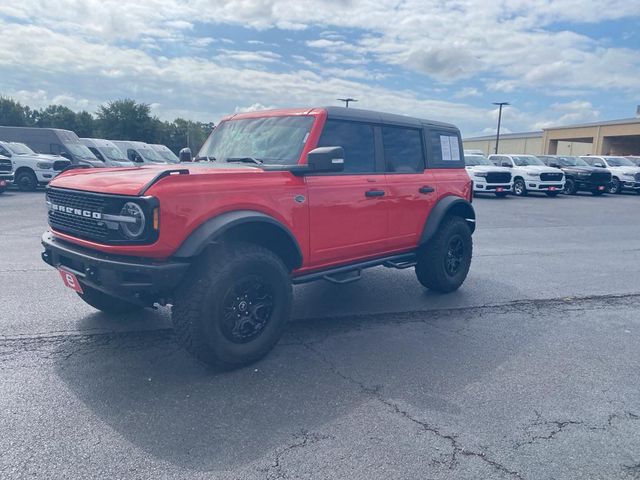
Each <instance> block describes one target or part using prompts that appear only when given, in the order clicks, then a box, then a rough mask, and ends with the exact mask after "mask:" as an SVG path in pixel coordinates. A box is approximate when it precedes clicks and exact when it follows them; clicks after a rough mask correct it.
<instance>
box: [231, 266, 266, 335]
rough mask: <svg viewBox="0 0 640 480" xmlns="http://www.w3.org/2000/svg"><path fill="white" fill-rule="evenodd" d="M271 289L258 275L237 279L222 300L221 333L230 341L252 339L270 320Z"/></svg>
mask: <svg viewBox="0 0 640 480" xmlns="http://www.w3.org/2000/svg"><path fill="white" fill-rule="evenodd" d="M273 307H274V299H273V291H272V289H271V288H270V286H269V285H268V284H267V283H266V280H265V279H264V278H263V277H261V276H259V275H250V276H247V277H245V278H242V279H239V280H238V281H237V282H236V283H235V284H233V285H232V286H231V287H230V288H229V290H228V291H227V293H226V295H225V297H224V299H223V301H222V315H223V318H224V320H223V322H222V325H221V330H222V334H223V335H224V336H225V337H226V338H227V339H228V340H229V341H231V342H233V343H246V342H250V341H252V340H253V339H255V338H256V337H257V336H258V335H260V333H261V332H262V331H263V330H264V328H265V327H266V326H267V324H268V323H269V320H271V315H272V313H273Z"/></svg>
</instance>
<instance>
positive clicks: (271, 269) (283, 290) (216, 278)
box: [172, 242, 293, 370]
mask: <svg viewBox="0 0 640 480" xmlns="http://www.w3.org/2000/svg"><path fill="white" fill-rule="evenodd" d="M204 255H205V256H204V257H203V258H202V261H199V262H198V263H197V264H196V265H194V268H193V270H192V271H190V272H189V274H188V276H187V279H186V281H185V282H184V284H183V286H182V287H181V288H180V289H179V290H178V291H177V292H176V295H175V300H174V304H173V307H172V320H173V325H174V330H175V332H176V337H177V340H178V342H179V343H180V344H181V345H182V346H183V347H184V348H185V349H186V350H187V351H189V352H190V353H191V354H192V355H194V356H195V357H196V358H197V359H198V360H200V361H202V362H204V363H206V364H208V365H211V366H213V367H215V368H217V369H223V370H228V369H232V368H238V367H241V366H243V365H247V364H250V363H253V362H255V361H257V360H259V359H260V358H262V357H264V356H265V355H266V354H267V353H268V352H269V351H270V350H271V349H272V348H273V347H274V346H275V345H276V343H277V342H278V340H280V337H282V334H283V333H284V330H285V328H286V325H287V322H288V320H289V318H290V316H291V304H292V296H293V292H292V286H291V277H290V275H289V271H288V270H287V268H286V267H285V265H284V263H283V262H282V260H281V259H280V257H278V256H277V255H276V254H275V253H273V252H272V251H271V250H268V249H266V248H264V247H261V246H259V245H255V244H251V243H244V242H237V243H233V244H231V243H228V244H224V243H223V244H222V245H219V246H217V247H214V249H212V250H211V251H209V252H207V253H205V254H204ZM246 279H258V283H260V282H262V284H264V286H265V288H266V289H267V290H268V291H269V292H270V294H271V296H270V298H271V299H272V306H271V309H270V312H271V313H270V315H269V318H268V319H267V320H266V322H265V323H264V326H263V327H262V329H261V330H259V331H258V332H257V333H254V334H253V335H255V337H254V338H251V339H250V340H247V341H245V342H244V343H238V339H237V338H236V339H235V340H236V341H234V340H233V338H231V337H230V335H231V333H230V332H229V318H227V320H226V321H225V311H226V312H227V315H228V312H229V309H228V308H226V310H225V306H227V301H228V300H229V299H230V298H231V300H233V299H234V298H233V297H234V296H235V295H236V290H237V289H241V288H242V287H239V285H243V283H242V282H247V281H250V280H246ZM234 309H235V308H234ZM232 321H233V319H232Z"/></svg>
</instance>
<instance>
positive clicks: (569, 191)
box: [563, 179, 578, 195]
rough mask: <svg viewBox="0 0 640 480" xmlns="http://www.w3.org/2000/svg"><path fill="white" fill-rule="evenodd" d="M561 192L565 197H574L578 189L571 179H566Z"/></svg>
mask: <svg viewBox="0 0 640 480" xmlns="http://www.w3.org/2000/svg"><path fill="white" fill-rule="evenodd" d="M563 192H564V193H565V195H575V194H576V193H578V188H577V186H576V182H574V181H573V180H571V179H567V180H566V181H565V182H564V190H563Z"/></svg>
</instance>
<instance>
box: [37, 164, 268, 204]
mask: <svg viewBox="0 0 640 480" xmlns="http://www.w3.org/2000/svg"><path fill="white" fill-rule="evenodd" d="M171 170H188V171H189V176H192V175H198V176H199V175H229V174H237V173H243V174H251V173H253V174H264V171H263V170H261V169H260V168H256V167H253V166H250V165H247V166H244V165H233V167H231V168H229V166H228V165H224V166H217V165H215V164H213V163H212V164H208V165H198V164H195V165H194V164H184V163H181V164H177V165H144V166H142V167H129V168H101V169H94V168H84V169H80V168H78V169H75V170H69V171H67V172H64V173H62V174H60V175H58V176H57V177H56V178H55V179H53V180H52V181H51V182H50V183H49V185H50V186H52V187H59V188H69V189H72V190H84V191H87V192H96V193H108V194H112V195H134V196H135V195H138V194H139V192H140V191H141V190H142V189H143V188H144V187H146V186H147V185H148V184H149V183H150V182H151V181H152V180H154V179H155V178H156V177H157V176H158V175H160V174H161V173H163V172H165V171H171ZM164 181H166V180H164Z"/></svg>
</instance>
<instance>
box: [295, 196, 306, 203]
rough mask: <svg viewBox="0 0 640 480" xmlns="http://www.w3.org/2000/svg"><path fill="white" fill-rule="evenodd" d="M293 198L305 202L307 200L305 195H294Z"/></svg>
mask: <svg viewBox="0 0 640 480" xmlns="http://www.w3.org/2000/svg"><path fill="white" fill-rule="evenodd" d="M293 199H294V200H295V201H296V202H298V203H304V201H305V200H306V198H305V197H304V195H296V196H295V197H293Z"/></svg>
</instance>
